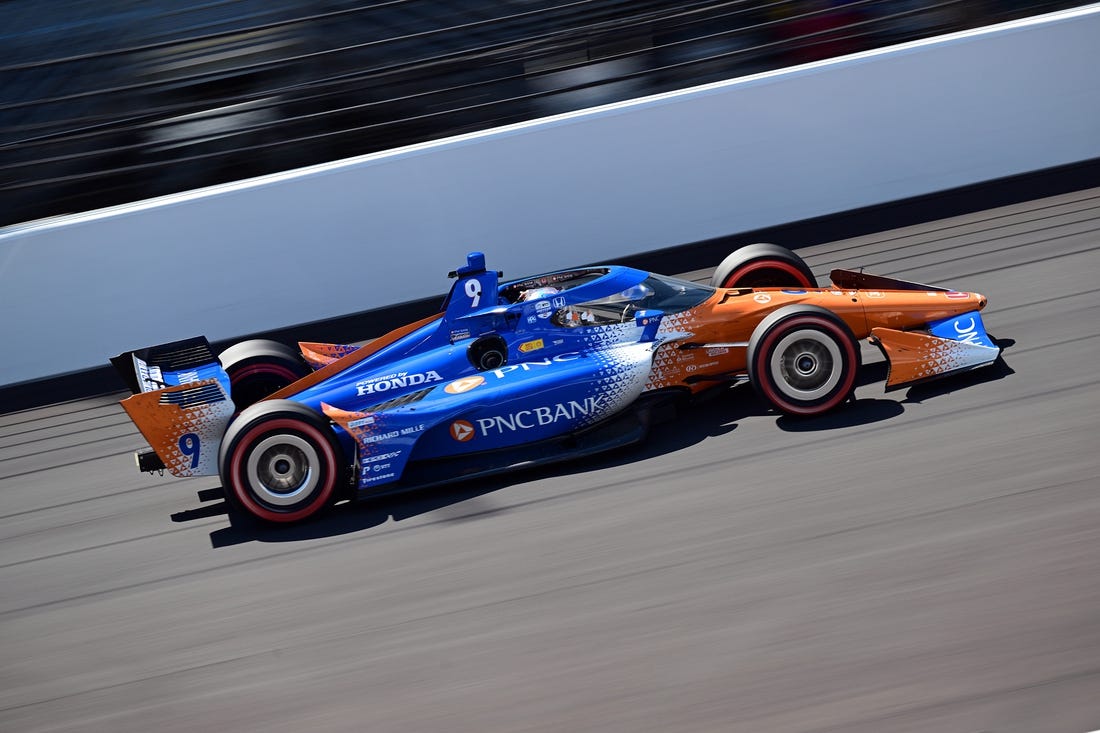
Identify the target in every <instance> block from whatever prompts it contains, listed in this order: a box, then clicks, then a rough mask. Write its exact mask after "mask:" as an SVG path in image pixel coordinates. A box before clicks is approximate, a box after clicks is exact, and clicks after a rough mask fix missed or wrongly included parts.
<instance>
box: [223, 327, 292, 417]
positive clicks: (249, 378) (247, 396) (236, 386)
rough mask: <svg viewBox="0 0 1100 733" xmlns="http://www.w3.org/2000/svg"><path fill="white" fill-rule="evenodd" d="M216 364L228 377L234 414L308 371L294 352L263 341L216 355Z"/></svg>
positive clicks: (288, 348) (273, 342)
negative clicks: (235, 411)
mask: <svg viewBox="0 0 1100 733" xmlns="http://www.w3.org/2000/svg"><path fill="white" fill-rule="evenodd" d="M218 361H220V362H221V364H222V368H223V369H225V372H226V374H228V375H229V384H230V387H231V392H232V394H231V395H230V396H231V397H232V398H233V404H234V405H236V407H237V411H238V412H240V411H241V410H243V409H245V408H246V407H249V406H251V405H254V404H255V403H257V402H259V401H260V400H262V399H263V398H264V397H267V396H268V395H271V394H274V393H276V392H278V391H279V390H280V389H282V388H283V387H285V386H287V385H288V384H291V383H293V382H297V381H298V380H299V379H301V378H302V377H304V376H306V375H307V374H309V373H310V371H311V370H310V368H309V365H308V364H306V362H305V360H304V359H302V357H301V355H300V354H299V353H298V352H297V351H295V350H294V349H292V348H290V347H289V346H287V345H286V344H281V343H279V342H278V341H269V340H267V339H252V340H251V341H242V342H240V343H239V344H234V345H232V346H230V347H229V348H228V349H226V350H225V351H223V352H222V353H221V354H219V355H218Z"/></svg>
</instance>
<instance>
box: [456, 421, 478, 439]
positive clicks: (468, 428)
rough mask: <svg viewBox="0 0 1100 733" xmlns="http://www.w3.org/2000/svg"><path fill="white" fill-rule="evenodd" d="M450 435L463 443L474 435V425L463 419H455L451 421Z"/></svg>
mask: <svg viewBox="0 0 1100 733" xmlns="http://www.w3.org/2000/svg"><path fill="white" fill-rule="evenodd" d="M451 437H452V438H454V439H455V440H457V441H458V442H459V443H465V442H466V441H468V440H471V439H472V438H473V437H474V426H473V425H472V424H470V423H468V422H466V421H465V420H455V421H454V422H453V423H451Z"/></svg>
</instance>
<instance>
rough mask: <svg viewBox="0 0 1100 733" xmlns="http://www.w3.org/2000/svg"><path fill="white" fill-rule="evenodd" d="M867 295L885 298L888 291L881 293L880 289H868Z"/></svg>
mask: <svg viewBox="0 0 1100 733" xmlns="http://www.w3.org/2000/svg"><path fill="white" fill-rule="evenodd" d="M867 297H868V298H885V297H886V293H881V292H879V291H878V290H868V291H867Z"/></svg>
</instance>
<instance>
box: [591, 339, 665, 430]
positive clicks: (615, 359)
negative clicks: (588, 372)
mask: <svg viewBox="0 0 1100 733" xmlns="http://www.w3.org/2000/svg"><path fill="white" fill-rule="evenodd" d="M652 348H653V344H650V343H645V344H641V343H637V342H634V343H624V344H618V345H615V346H610V347H607V348H603V349H600V350H598V351H593V352H591V354H590V355H591V357H592V359H593V360H595V362H596V365H597V366H596V370H595V373H594V375H593V377H594V378H593V380H592V382H591V386H590V388H589V391H588V393H587V394H586V395H585V396H586V397H588V396H591V397H596V396H602V397H603V401H602V403H601V404H602V409H601V410H600V411H599V412H598V413H596V414H592V415H588V416H587V417H586V418H584V419H583V420H582V421H581V422H580V426H581V427H583V426H586V425H591V424H592V423H595V422H597V421H599V420H602V419H603V418H605V417H607V416H608V415H612V414H614V413H616V412H618V411H619V410H621V409H623V408H625V407H626V406H627V405H629V404H630V403H631V402H633V401H634V400H636V399H637V398H638V395H640V394H641V393H642V390H643V389H644V388H645V384H646V380H647V379H648V377H649V369H650V353H651V351H652Z"/></svg>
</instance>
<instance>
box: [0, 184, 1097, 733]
mask: <svg viewBox="0 0 1100 733" xmlns="http://www.w3.org/2000/svg"><path fill="white" fill-rule="evenodd" d="M803 254H804V256H805V257H806V258H807V260H808V261H809V262H810V264H811V266H812V267H813V269H814V271H815V272H816V273H817V274H818V275H819V276H822V275H825V274H826V273H827V272H828V271H829V270H830V269H831V268H832V267H834V266H840V265H843V266H857V267H858V266H860V265H865V266H866V267H867V269H868V271H871V272H876V273H881V274H887V275H894V276H898V277H902V278H906V279H911V280H916V281H920V282H928V283H932V284H942V285H949V286H954V287H956V288H958V289H964V290H976V291H979V292H982V293H984V294H985V295H987V296H988V297H989V300H990V306H989V308H988V309H987V310H986V323H987V326H988V328H989V330H990V332H991V333H992V334H993V335H994V336H995V337H997V338H999V339H1001V340H1002V342H1003V343H1004V344H1006V345H1007V348H1006V350H1005V355H1004V362H1003V364H1001V365H998V366H997V367H996V368H993V369H990V370H986V371H985V372H984V373H973V374H971V375H968V376H964V377H960V378H955V379H952V380H949V381H946V382H941V383H939V384H937V385H935V386H926V387H919V388H914V389H911V390H902V391H899V392H894V393H890V394H884V392H883V390H882V386H881V383H880V382H873V380H876V379H881V378H882V377H883V376H884V371H885V370H884V368H883V364H882V363H881V358H880V357H879V356H878V355H877V352H875V351H874V350H871V349H869V348H868V349H865V350H864V356H865V359H866V360H867V362H868V363H867V364H866V365H865V368H864V377H865V380H866V381H867V383H866V384H863V385H862V386H861V387H860V388H859V389H858V391H857V396H858V398H859V400H858V402H857V403H855V404H854V405H852V406H850V407H848V408H847V409H845V410H843V411H841V412H840V413H837V414H835V415H832V416H829V417H826V418H821V419H817V420H811V421H795V420H789V419H786V418H779V417H777V416H776V415H775V414H772V413H769V412H768V411H767V410H766V409H765V408H764V407H763V406H762V404H761V403H760V402H759V401H758V400H757V399H756V398H755V397H754V396H753V394H752V390H751V388H749V387H747V386H743V387H736V388H733V389H731V390H729V391H728V392H726V393H724V394H722V395H720V396H719V397H717V398H715V399H714V400H712V401H711V402H709V403H706V404H704V405H701V406H700V407H699V408H698V409H697V410H695V411H693V412H692V413H691V414H690V416H689V417H688V418H687V419H681V420H679V421H676V422H673V423H669V424H666V425H662V426H660V427H659V428H658V430H657V431H656V432H655V433H654V434H653V436H652V438H651V440H650V441H649V442H648V444H646V445H645V446H642V447H639V448H635V449H630V450H626V451H622V452H618V453H615V454H612V455H608V456H602V457H599V458H597V459H594V460H589V461H585V462H578V463H574V464H572V465H569V466H567V467H565V468H562V469H558V470H543V471H538V472H529V473H525V474H521V475H518V476H512V477H510V478H509V479H508V480H505V481H497V482H492V483H481V484H477V485H464V486H455V487H452V488H450V489H448V490H446V491H435V492H429V493H422V494H419V495H414V496H412V497H406V498H404V499H400V500H391V501H388V502H385V503H377V504H374V505H362V506H355V507H343V508H339V509H338V510H337V511H336V512H335V513H334V514H333V515H332V516H330V517H327V518H325V519H324V520H323V521H320V522H316V523H313V524H310V525H307V526H304V527H300V528H294V529H289V530H275V531H267V532H263V533H261V534H255V533H251V534H250V533H246V532H243V531H242V530H240V529H238V528H235V527H233V526H231V525H230V524H229V522H228V520H227V518H226V516H225V515H224V514H223V513H221V510H222V505H221V502H220V501H217V500H215V501H205V502H204V501H201V500H200V498H199V496H198V494H197V492H199V491H201V490H204V489H210V488H213V487H215V486H216V485H217V480H216V479H194V480H186V481H185V480H176V479H171V478H168V477H165V478H159V477H155V476H148V475H144V474H139V473H137V472H136V470H135V468H134V464H133V459H132V457H131V456H130V452H131V451H133V450H134V449H136V448H139V447H141V446H142V440H141V438H140V437H139V436H138V435H137V434H136V432H135V431H134V430H133V428H132V427H131V426H130V423H129V422H128V420H127V419H126V417H125V415H124V414H123V413H122V411H121V409H120V408H119V407H118V406H117V404H116V402H115V398H113V397H102V398H95V399H87V400H82V401H79V402H75V403H69V404H62V405H54V406H50V407H44V408H40V409H35V410H30V411H26V412H19V413H13V414H8V415H4V416H2V417H0V551H2V554H0V730H2V731H6V732H13V731H142V732H143V733H144V732H146V731H150V730H155V731H158V733H167V732H169V731H197V730H208V731H215V730H225V731H263V732H264V733H276V732H279V731H296V732H297V731H372V732H385V731H402V732H406V733H407V732H408V731H448V732H452V733H460V732H465V731H471V732H474V731H476V732H478V733H483V732H486V731H584V730H600V731H629V732H631V733H639V732H648V731H661V732H662V733H665V732H668V731H753V732H754V733H755V732H758V731H819V732H825V731H837V732H840V731H844V732H846V733H860V732H864V731H866V732H871V731H873V732H875V733H881V732H882V731H898V732H901V731H937V732H943V733H977V732H978V731H987V732H989V733H1008V732H1009V731H1018V732H1020V733H1036V732H1060V731H1065V732H1066V733H1083V732H1084V731H1092V730H1094V729H1098V728H1100V479H1098V478H1097V475H1098V473H1100V471H1098V469H1100V441H1098V439H1097V431H1096V422H1097V419H1098V418H1100V378H1098V376H1097V372H1098V364H1100V291H1098V290H1097V288H1096V278H1097V274H1098V273H1100V189H1093V190H1086V191H1081V192H1078V193H1074V194H1069V195H1064V196H1058V197H1055V198H1050V199H1043V200H1038V201H1033V202H1029V203H1026V204H1022V205H1016V206H1011V207H1007V208H1004V209H997V210H991V211H985V212H982V213H979V214H975V215H970V216H965V217H960V218H956V219H950V220H944V221H939V222H934V223H930V224H924V225H921V226H915V227H911V228H907V229H904V230H897V231H890V232H883V233H881V234H877V235H874V236H867V237H861V238H858V239H853V240H847V241H841V242H834V243H830V244H827V245H823V246H818V247H813V248H811V249H808V250H805V251H804V252H803ZM706 274H707V273H693V274H692V275H693V276H694V277H698V278H702V277H705V276H706Z"/></svg>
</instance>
